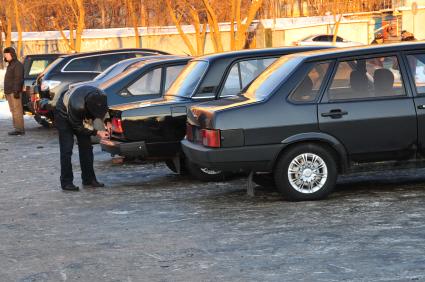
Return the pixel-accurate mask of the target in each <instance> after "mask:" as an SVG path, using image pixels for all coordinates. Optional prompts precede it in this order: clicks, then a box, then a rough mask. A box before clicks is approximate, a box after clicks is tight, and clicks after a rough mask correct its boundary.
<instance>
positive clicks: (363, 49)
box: [290, 41, 425, 60]
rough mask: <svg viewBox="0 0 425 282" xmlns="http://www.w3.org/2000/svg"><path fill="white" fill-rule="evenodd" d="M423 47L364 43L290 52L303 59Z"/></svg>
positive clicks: (420, 44)
mask: <svg viewBox="0 0 425 282" xmlns="http://www.w3.org/2000/svg"><path fill="white" fill-rule="evenodd" d="M423 49H425V42H424V41H422V42H420V41H419V42H413V43H412V42H409V43H396V44H381V45H365V46H356V47H344V48H334V49H324V50H319V51H309V52H302V53H296V54H291V55H290V56H291V57H303V58H304V59H305V60H326V59H335V58H339V57H349V56H363V55H373V54H379V53H392V52H399V51H414V50H423Z"/></svg>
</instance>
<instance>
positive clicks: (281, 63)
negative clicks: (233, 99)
mask: <svg viewBox="0 0 425 282" xmlns="http://www.w3.org/2000/svg"><path fill="white" fill-rule="evenodd" d="M302 61H303V57H300V56H295V55H288V56H283V57H281V58H280V59H278V60H277V61H276V62H274V63H273V64H271V65H270V66H269V67H268V68H267V69H266V70H265V71H264V72H262V73H261V74H260V75H259V76H258V77H257V78H256V79H255V80H254V81H253V82H252V83H251V85H250V86H249V87H248V88H247V90H246V92H245V93H244V94H243V95H244V96H246V97H249V98H255V99H258V100H264V99H266V98H267V97H269V96H270V95H272V94H273V92H274V90H275V89H276V88H277V87H279V86H280V85H281V83H282V82H284V81H286V80H287V79H288V78H289V77H290V76H291V74H292V73H293V72H294V70H295V69H297V67H298V66H299V65H300V63H301V62H302Z"/></svg>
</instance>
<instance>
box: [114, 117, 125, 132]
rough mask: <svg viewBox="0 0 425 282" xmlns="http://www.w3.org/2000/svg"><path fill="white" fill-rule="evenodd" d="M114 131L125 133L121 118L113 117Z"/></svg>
mask: <svg viewBox="0 0 425 282" xmlns="http://www.w3.org/2000/svg"><path fill="white" fill-rule="evenodd" d="M112 131H113V132H115V133H118V134H122V133H124V130H123V129H122V123H121V119H119V118H112Z"/></svg>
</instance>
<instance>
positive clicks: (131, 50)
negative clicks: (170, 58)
mask: <svg viewBox="0 0 425 282" xmlns="http://www.w3.org/2000/svg"><path fill="white" fill-rule="evenodd" d="M128 52H145V53H152V54H162V55H169V53H167V52H164V51H159V50H154V49H147V48H123V49H111V50H102V51H94V52H81V53H75V54H67V55H62V56H61V57H62V58H68V59H72V58H79V57H86V56H93V55H103V54H110V53H128Z"/></svg>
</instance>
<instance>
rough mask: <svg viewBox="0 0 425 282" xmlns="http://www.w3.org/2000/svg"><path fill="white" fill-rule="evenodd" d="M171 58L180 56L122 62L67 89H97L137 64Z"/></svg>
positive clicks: (159, 56)
mask: <svg viewBox="0 0 425 282" xmlns="http://www.w3.org/2000/svg"><path fill="white" fill-rule="evenodd" d="M173 57H180V56H173V55H154V56H144V57H136V58H132V59H126V60H122V61H119V62H118V63H115V64H113V65H111V66H110V67H108V68H107V69H106V70H104V71H103V72H101V73H100V74H99V75H97V76H96V77H95V78H93V80H89V81H83V82H76V83H73V84H70V85H69V88H70V89H71V88H74V87H78V86H82V85H90V86H94V87H99V85H101V84H103V83H105V82H106V81H108V80H110V79H112V78H114V77H116V76H117V75H121V74H122V73H123V72H127V71H128V70H130V69H132V70H134V69H135V68H137V67H135V65H137V63H140V62H143V61H147V60H152V59H162V58H164V59H166V58H173ZM188 58H189V57H188Z"/></svg>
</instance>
